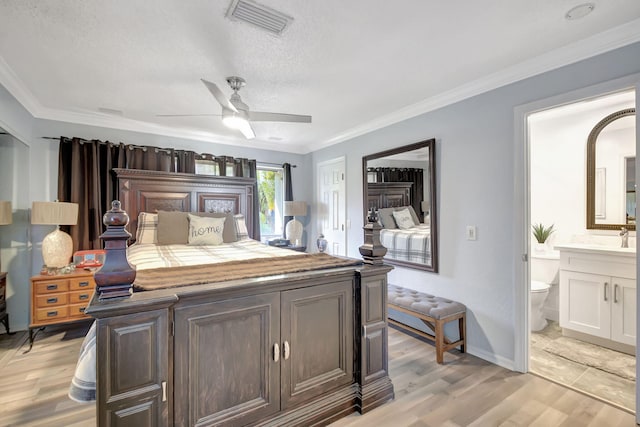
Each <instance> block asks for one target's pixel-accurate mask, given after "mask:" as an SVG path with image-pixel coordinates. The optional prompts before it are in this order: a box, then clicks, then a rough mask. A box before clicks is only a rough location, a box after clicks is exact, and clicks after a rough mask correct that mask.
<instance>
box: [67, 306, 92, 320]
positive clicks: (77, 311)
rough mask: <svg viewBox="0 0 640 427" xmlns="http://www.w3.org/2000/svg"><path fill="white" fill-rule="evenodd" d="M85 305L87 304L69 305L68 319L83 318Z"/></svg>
mask: <svg viewBox="0 0 640 427" xmlns="http://www.w3.org/2000/svg"><path fill="white" fill-rule="evenodd" d="M87 305H89V302H86V303H84V304H71V305H69V317H73V318H76V317H85V316H86V314H84V309H85V308H87Z"/></svg>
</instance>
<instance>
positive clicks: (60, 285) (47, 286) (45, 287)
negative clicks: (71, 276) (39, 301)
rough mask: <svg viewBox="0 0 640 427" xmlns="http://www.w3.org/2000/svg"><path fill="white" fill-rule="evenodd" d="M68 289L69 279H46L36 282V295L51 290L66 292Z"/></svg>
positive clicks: (50, 291)
mask: <svg viewBox="0 0 640 427" xmlns="http://www.w3.org/2000/svg"><path fill="white" fill-rule="evenodd" d="M68 290H69V280H67V279H58V280H46V281H42V282H38V283H36V295H43V294H48V293H52V292H67V291H68Z"/></svg>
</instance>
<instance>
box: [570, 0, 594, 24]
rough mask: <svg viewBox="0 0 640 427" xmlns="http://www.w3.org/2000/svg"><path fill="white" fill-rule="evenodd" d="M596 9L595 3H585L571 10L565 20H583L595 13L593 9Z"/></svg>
mask: <svg viewBox="0 0 640 427" xmlns="http://www.w3.org/2000/svg"><path fill="white" fill-rule="evenodd" d="M595 8H596V5H595V4H593V3H583V4H579V5H578V6H576V7H573V8H571V9H570V10H569V11H568V12H567V13H565V14H564V19H566V20H567V21H575V20H576V19H581V18H584V17H585V16H587V15H588V14H590V13H591V12H593V9H595Z"/></svg>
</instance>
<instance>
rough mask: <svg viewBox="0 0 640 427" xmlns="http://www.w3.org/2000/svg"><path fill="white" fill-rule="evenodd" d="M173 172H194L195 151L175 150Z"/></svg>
mask: <svg viewBox="0 0 640 427" xmlns="http://www.w3.org/2000/svg"><path fill="white" fill-rule="evenodd" d="M174 156H175V162H174V164H175V172H184V173H196V153H195V152H194V151H187V150H175V151H174Z"/></svg>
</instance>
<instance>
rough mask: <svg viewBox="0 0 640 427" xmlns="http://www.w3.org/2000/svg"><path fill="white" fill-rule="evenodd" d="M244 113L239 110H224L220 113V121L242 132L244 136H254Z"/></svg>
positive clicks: (249, 137) (248, 137) (250, 137)
mask: <svg viewBox="0 0 640 427" xmlns="http://www.w3.org/2000/svg"><path fill="white" fill-rule="evenodd" d="M245 115H246V113H244V112H242V111H240V112H237V113H236V112H235V111H224V112H223V114H222V123H223V124H224V125H225V126H226V127H228V128H230V129H236V130H239V131H240V132H242V134H243V135H244V137H245V138H247V139H252V138H255V137H256V134H255V133H254V132H253V129H252V128H251V125H250V124H249V121H248V120H247V119H246V118H245Z"/></svg>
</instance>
